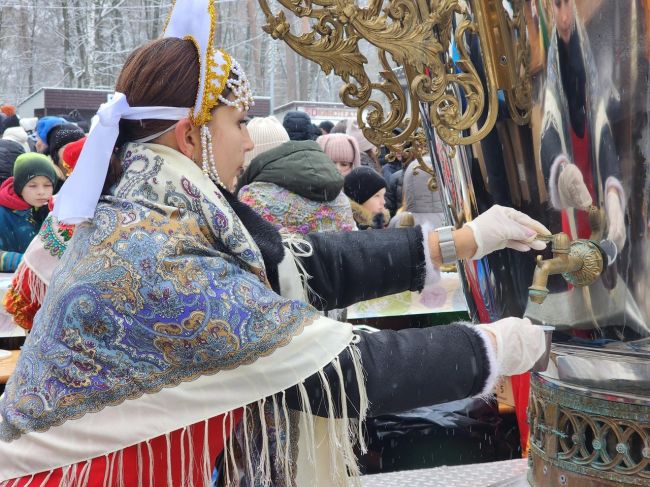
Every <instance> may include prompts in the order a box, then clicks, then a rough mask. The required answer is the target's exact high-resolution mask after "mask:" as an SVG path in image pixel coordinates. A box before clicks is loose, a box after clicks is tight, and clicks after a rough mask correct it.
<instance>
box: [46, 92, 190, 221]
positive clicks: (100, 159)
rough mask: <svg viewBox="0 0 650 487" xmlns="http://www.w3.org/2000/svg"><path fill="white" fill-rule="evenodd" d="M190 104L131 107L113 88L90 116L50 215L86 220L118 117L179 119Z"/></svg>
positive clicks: (92, 210)
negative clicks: (90, 122) (85, 136)
mask: <svg viewBox="0 0 650 487" xmlns="http://www.w3.org/2000/svg"><path fill="white" fill-rule="evenodd" d="M190 110H191V108H179V107H131V106H129V103H128V102H127V100H126V96H124V94H123V93H118V92H115V94H114V95H113V98H112V99H111V100H110V101H108V102H107V103H104V104H103V105H102V106H101V107H99V110H98V111H97V115H95V117H93V127H92V128H91V130H90V133H89V134H88V139H87V140H86V142H85V144H84V146H83V148H82V149H81V154H80V155H79V160H78V161H77V164H76V166H75V168H74V171H72V174H71V175H70V177H69V178H68V179H67V180H66V182H65V183H64V184H63V186H62V187H61V190H60V191H59V193H58V195H57V198H56V204H55V205H54V212H53V213H54V216H56V218H57V219H58V220H59V221H60V222H63V223H69V224H77V223H81V222H83V221H85V220H90V219H92V217H93V216H94V215H95V208H96V207H97V202H98V201H99V197H100V196H101V193H102V188H103V187H104V181H105V180H106V174H107V173H108V166H109V163H110V160H111V155H112V154H113V148H114V147H115V142H116V141H117V136H118V135H119V131H120V119H123V118H124V119H127V120H182V119H183V118H187V117H188V116H189V114H190Z"/></svg>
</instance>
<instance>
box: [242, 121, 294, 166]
mask: <svg viewBox="0 0 650 487" xmlns="http://www.w3.org/2000/svg"><path fill="white" fill-rule="evenodd" d="M247 128H248V133H249V134H250V136H251V139H252V140H253V142H254V143H255V147H254V148H253V150H252V151H250V152H247V153H246V154H245V156H244V170H246V168H247V167H248V165H249V164H250V163H251V161H252V160H253V159H254V158H255V157H257V156H258V155H260V154H262V153H263V152H266V151H268V150H271V149H273V148H274V147H277V146H279V145H282V144H284V143H285V142H288V141H289V134H288V133H287V131H286V130H285V128H284V127H283V126H282V122H280V121H279V120H278V119H277V118H275V117H255V118H254V119H252V120H251V121H250V122H248V124H247Z"/></svg>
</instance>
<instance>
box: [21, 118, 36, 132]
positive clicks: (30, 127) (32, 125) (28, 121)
mask: <svg viewBox="0 0 650 487" xmlns="http://www.w3.org/2000/svg"><path fill="white" fill-rule="evenodd" d="M37 123H38V118H36V117H29V118H21V119H20V126H21V127H22V129H23V130H24V131H25V132H33V131H34V130H36V124H37Z"/></svg>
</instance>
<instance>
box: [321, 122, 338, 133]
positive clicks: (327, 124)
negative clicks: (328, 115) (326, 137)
mask: <svg viewBox="0 0 650 487" xmlns="http://www.w3.org/2000/svg"><path fill="white" fill-rule="evenodd" d="M318 128H319V129H323V130H324V131H325V133H326V134H329V133H330V132H331V131H332V129H333V128H334V124H333V123H332V122H330V121H329V120H325V121H324V122H321V123H320V125H319V126H318Z"/></svg>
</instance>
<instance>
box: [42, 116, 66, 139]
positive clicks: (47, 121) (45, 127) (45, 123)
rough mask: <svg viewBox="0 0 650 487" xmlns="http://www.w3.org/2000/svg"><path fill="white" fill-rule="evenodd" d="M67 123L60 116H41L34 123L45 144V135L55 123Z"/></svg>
mask: <svg viewBox="0 0 650 487" xmlns="http://www.w3.org/2000/svg"><path fill="white" fill-rule="evenodd" d="M64 123H68V122H67V121H66V120H65V119H64V118H61V117H43V118H41V119H39V121H38V122H37V123H36V133H37V134H38V137H39V138H40V139H41V141H42V142H43V143H44V144H47V136H48V135H49V133H50V131H51V130H52V129H53V128H54V127H56V126H57V125H62V124H64Z"/></svg>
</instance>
